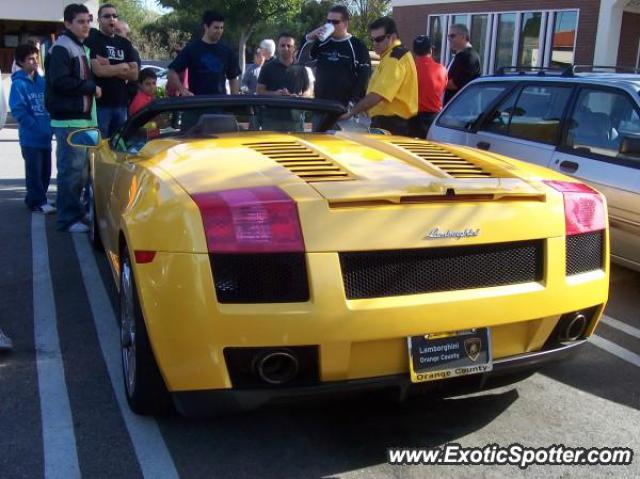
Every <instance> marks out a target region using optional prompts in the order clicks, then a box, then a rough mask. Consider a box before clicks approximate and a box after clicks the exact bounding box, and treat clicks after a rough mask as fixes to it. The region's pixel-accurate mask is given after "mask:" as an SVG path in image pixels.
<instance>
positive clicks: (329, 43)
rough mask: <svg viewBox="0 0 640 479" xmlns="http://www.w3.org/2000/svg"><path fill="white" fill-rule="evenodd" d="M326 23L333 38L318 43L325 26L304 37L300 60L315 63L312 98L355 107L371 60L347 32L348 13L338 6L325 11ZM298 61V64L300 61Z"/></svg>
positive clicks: (367, 78) (364, 47)
mask: <svg viewBox="0 0 640 479" xmlns="http://www.w3.org/2000/svg"><path fill="white" fill-rule="evenodd" d="M327 23H330V24H332V25H333V28H334V31H333V34H332V35H331V36H330V37H329V38H327V39H325V40H324V41H321V40H320V38H322V34H323V31H324V30H325V25H323V26H322V27H320V28H317V29H315V30H314V31H312V32H311V33H309V34H308V35H307V36H306V41H307V43H306V44H305V45H304V46H303V48H302V51H301V52H300V57H301V59H302V58H305V57H306V51H307V49H309V52H308V56H309V58H310V59H311V60H314V61H315V62H316V83H315V92H314V93H315V97H316V98H324V99H327V100H336V101H339V102H340V103H342V104H343V105H344V106H347V104H348V103H349V102H352V103H354V104H355V103H357V102H358V101H359V100H360V99H362V98H364V96H365V95H366V93H367V83H368V81H369V75H370V73H371V60H370V58H369V50H368V49H367V47H366V46H365V45H364V43H362V42H361V41H360V40H358V39H357V38H356V37H354V36H352V35H351V34H350V33H349V32H348V28H349V11H348V10H347V8H346V7H344V6H342V5H336V6H334V7H331V9H329V13H328V15H327ZM301 61H302V60H301Z"/></svg>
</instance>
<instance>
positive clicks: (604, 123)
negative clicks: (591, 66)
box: [566, 88, 640, 164]
mask: <svg viewBox="0 0 640 479" xmlns="http://www.w3.org/2000/svg"><path fill="white" fill-rule="evenodd" d="M639 144H640V117H639V116H638V112H637V110H636V108H635V107H634V105H633V103H632V101H631V100H630V99H629V97H628V96H627V95H625V94H624V93H618V92H613V91H606V90H596V89H589V88H585V89H583V90H582V91H581V92H580V95H579V96H578V101H577V102H576V105H575V107H574V110H573V113H572V115H571V120H570V121H569V129H568V131H567V139H566V146H567V147H569V148H571V149H574V150H576V153H579V152H580V151H583V152H586V153H592V154H595V155H600V156H604V157H608V158H620V159H625V160H633V161H636V162H638V163H639V164H640V157H639V156H638V155H637V153H636V152H637V151H638V149H639V148H638V147H639Z"/></svg>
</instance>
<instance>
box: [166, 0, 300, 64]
mask: <svg viewBox="0 0 640 479" xmlns="http://www.w3.org/2000/svg"><path fill="white" fill-rule="evenodd" d="M158 3H160V4H161V5H162V6H163V7H170V8H173V10H174V12H180V13H179V14H178V15H181V16H182V17H183V20H184V19H185V18H187V17H188V18H192V19H193V18H197V19H198V20H199V19H200V16H201V15H202V12H204V11H205V10H217V11H219V12H222V13H223V14H224V15H225V20H226V21H225V30H227V31H228V30H232V32H231V34H227V33H225V36H226V37H227V39H229V40H236V41H237V45H238V54H239V57H240V67H241V68H242V69H244V52H245V48H246V45H247V41H248V40H249V39H250V38H251V36H252V35H253V34H254V32H255V31H256V29H257V28H258V27H259V26H260V25H262V24H267V23H272V24H274V25H282V24H286V23H288V22H289V21H291V20H292V19H293V18H294V17H295V15H296V14H297V13H298V12H300V8H301V6H302V3H303V0H159V2H158Z"/></svg>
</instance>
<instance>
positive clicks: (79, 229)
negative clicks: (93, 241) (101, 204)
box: [67, 221, 89, 233]
mask: <svg viewBox="0 0 640 479" xmlns="http://www.w3.org/2000/svg"><path fill="white" fill-rule="evenodd" d="M67 231H68V232H69V233H86V232H87V231H89V227H88V226H87V225H85V224H84V223H83V222H82V221H78V222H76V223H73V224H72V225H71V226H69V228H67Z"/></svg>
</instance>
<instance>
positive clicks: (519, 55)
mask: <svg viewBox="0 0 640 479" xmlns="http://www.w3.org/2000/svg"><path fill="white" fill-rule="evenodd" d="M392 6H393V16H394V18H395V20H396V22H397V23H398V28H399V29H400V34H401V36H402V38H403V39H404V40H405V41H406V42H409V41H410V39H413V38H414V37H415V36H417V35H424V34H425V33H426V34H428V35H430V36H431V37H432V39H433V42H434V45H435V49H434V56H435V57H436V58H437V59H438V60H439V61H440V62H441V63H443V64H445V65H446V64H448V62H449V61H450V59H451V52H450V48H449V45H448V39H447V32H448V29H449V27H450V26H451V25H453V24H457V23H462V24H465V25H467V27H468V28H469V31H470V34H471V43H472V44H473V46H474V48H475V49H476V50H477V51H478V53H479V54H480V58H481V59H482V69H483V74H491V73H494V72H495V71H496V70H497V69H498V68H500V67H504V66H514V65H525V66H530V67H559V68H561V67H563V66H566V65H571V64H581V65H607V66H613V65H624V66H632V67H638V66H639V63H640V48H639V47H640V1H639V0H451V1H445V0H393V1H392Z"/></svg>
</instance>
